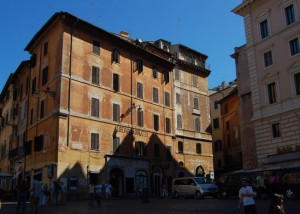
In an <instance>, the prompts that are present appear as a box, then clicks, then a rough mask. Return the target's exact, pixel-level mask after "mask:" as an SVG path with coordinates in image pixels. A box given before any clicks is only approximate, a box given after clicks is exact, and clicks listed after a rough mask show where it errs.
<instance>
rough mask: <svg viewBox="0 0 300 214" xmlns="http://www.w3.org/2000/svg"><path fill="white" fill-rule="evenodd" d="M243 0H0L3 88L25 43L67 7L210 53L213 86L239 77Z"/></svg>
mask: <svg viewBox="0 0 300 214" xmlns="http://www.w3.org/2000/svg"><path fill="white" fill-rule="evenodd" d="M241 2H242V0H229V1H223V0H209V1H204V0H1V2H0V27H1V34H0V47H1V49H2V51H1V53H0V57H1V62H0V90H2V88H3V87H4V84H5V82H6V80H7V78H8V76H9V74H10V73H13V72H14V71H15V70H16V69H17V67H18V65H19V64H20V62H21V61H23V60H27V59H29V54H28V53H27V52H25V51H24V48H25V46H26V45H27V44H28V42H29V41H30V40H31V39H32V37H33V36H34V35H35V33H36V32H37V31H38V30H39V29H40V28H41V27H42V26H43V25H44V24H45V23H46V21H47V20H48V19H49V18H50V17H51V16H52V15H53V14H54V13H55V12H59V11H66V12H69V13H71V14H73V15H75V16H78V17H79V18H81V19H83V20H85V21H88V22H90V23H92V24H94V25H96V26H99V27H101V28H103V29H105V30H107V31H109V32H112V33H119V32H120V31H126V32H129V33H130V37H132V38H140V39H142V40H144V41H145V40H146V41H154V40H157V39H165V40H168V41H170V42H171V43H172V44H183V45H185V46H188V47H190V48H192V49H194V50H196V51H198V52H201V53H203V54H205V55H207V56H208V60H207V65H208V66H209V68H210V70H211V74H210V76H209V78H208V81H209V88H212V87H215V86H217V85H220V84H221V82H222V81H226V82H227V83H228V82H229V81H232V80H234V79H235V78H236V77H235V76H236V75H235V63H234V60H233V59H232V58H231V57H230V55H231V54H232V53H233V52H234V47H239V46H241V45H243V44H245V31H244V24H243V18H242V17H240V16H238V15H236V14H234V13H232V12H231V10H232V9H233V8H235V7H236V6H238V5H239V4H240V3H241Z"/></svg>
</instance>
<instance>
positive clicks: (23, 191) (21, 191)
mask: <svg viewBox="0 0 300 214" xmlns="http://www.w3.org/2000/svg"><path fill="white" fill-rule="evenodd" d="M17 191H18V204H17V213H19V211H20V208H21V207H22V213H23V214H25V213H26V199H27V193H28V191H29V185H28V183H27V182H26V180H22V182H21V183H20V184H19V185H18V186H17Z"/></svg>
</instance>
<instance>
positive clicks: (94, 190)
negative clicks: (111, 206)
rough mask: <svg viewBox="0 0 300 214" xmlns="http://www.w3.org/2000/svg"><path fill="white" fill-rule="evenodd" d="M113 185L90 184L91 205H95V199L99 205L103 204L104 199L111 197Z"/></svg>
mask: <svg viewBox="0 0 300 214" xmlns="http://www.w3.org/2000/svg"><path fill="white" fill-rule="evenodd" d="M111 191H112V186H111V185H110V184H109V183H108V184H102V183H99V184H97V185H93V184H91V183H90V184H89V185H88V193H89V197H88V198H89V206H90V207H92V206H94V201H96V202H97V204H98V206H101V205H102V200H110V199H111Z"/></svg>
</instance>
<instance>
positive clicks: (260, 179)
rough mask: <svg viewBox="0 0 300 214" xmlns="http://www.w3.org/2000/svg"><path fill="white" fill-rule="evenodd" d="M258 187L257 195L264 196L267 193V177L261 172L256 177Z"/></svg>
mask: <svg viewBox="0 0 300 214" xmlns="http://www.w3.org/2000/svg"><path fill="white" fill-rule="evenodd" d="M256 187H257V195H258V197H260V198H263V197H264V195H265V194H266V185H265V178H264V176H263V174H262V173H259V174H258V176H257V177H256Z"/></svg>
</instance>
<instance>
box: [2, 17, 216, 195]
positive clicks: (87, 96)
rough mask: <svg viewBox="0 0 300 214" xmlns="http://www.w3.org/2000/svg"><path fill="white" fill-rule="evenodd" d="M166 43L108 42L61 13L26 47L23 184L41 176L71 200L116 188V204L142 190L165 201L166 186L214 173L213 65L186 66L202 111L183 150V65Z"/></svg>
mask: <svg viewBox="0 0 300 214" xmlns="http://www.w3.org/2000/svg"><path fill="white" fill-rule="evenodd" d="M160 44H161V43H159V40H158V42H157V43H153V42H143V41H141V40H139V39H138V40H134V39H132V38H130V37H129V35H128V34H127V33H126V32H122V33H120V34H118V35H116V34H112V33H109V32H107V31H105V30H103V29H101V28H99V27H96V26H94V25H91V24H89V23H87V22H85V21H83V20H81V19H79V18H77V17H75V16H73V15H71V14H69V13H66V12H60V13H56V14H54V15H53V16H52V17H51V18H50V20H49V21H48V22H47V23H46V24H45V25H44V26H43V27H42V28H41V29H40V30H39V31H38V32H37V33H36V35H35V36H34V37H33V38H32V40H31V41H30V42H29V44H28V45H27V46H26V48H25V50H26V51H28V52H29V53H30V54H31V58H30V61H28V63H27V64H29V65H28V66H27V67H26V68H28V69H29V72H26V77H25V76H24V77H22V78H21V79H22V82H24V80H26V79H27V78H29V80H28V83H29V86H28V88H29V89H28V93H27V92H26V96H27V98H25V94H24V97H23V98H20V100H22V99H24V101H23V102H24V103H26V105H27V106H28V107H26V109H27V114H26V116H27V117H26V118H27V125H26V126H25V127H26V130H27V131H26V134H25V135H24V136H23V135H22V136H23V137H22V139H23V141H22V142H24V146H22V150H23V151H24V152H23V154H24V156H23V163H24V168H25V170H24V171H23V172H22V173H23V174H24V176H26V177H27V178H28V179H31V178H32V176H33V175H34V174H35V175H37V176H38V177H39V179H40V180H41V181H43V182H45V183H48V184H50V183H51V182H52V181H53V180H59V181H60V182H63V183H64V184H66V185H67V187H68V192H69V194H81V193H85V191H86V185H87V184H88V183H94V184H96V183H99V182H102V183H107V182H109V183H111V185H112V187H113V195H114V196H126V195H133V194H134V192H135V191H136V189H137V188H148V189H149V190H150V192H151V194H153V195H157V196H158V195H159V194H160V188H161V184H162V183H166V184H167V185H168V187H169V189H170V186H171V181H172V179H173V178H175V177H180V176H188V175H209V173H210V172H213V164H212V162H213V161H212V152H211V136H210V133H209V131H208V129H207V128H208V127H209V124H210V118H209V104H208V92H207V91H208V90H207V77H208V75H209V70H207V69H205V67H204V66H203V64H204V63H205V60H206V58H207V57H203V58H201V63H202V64H201V65H200V64H199V65H197V64H196V63H194V64H195V65H189V63H185V64H186V65H184V63H182V62H181V67H183V68H182V70H183V71H185V72H186V73H192V74H193V76H194V77H193V78H196V79H197V80H194V81H197V82H198V83H197V84H196V85H194V88H196V89H197V88H198V89H197V90H198V91H197V90H196V92H194V93H193V94H194V95H193V96H191V98H193V97H197V98H198V99H199V100H198V102H199V103H201V105H199V106H198V107H197V106H194V104H189V105H190V106H192V107H190V108H191V109H193V108H194V107H197V108H198V110H195V111H194V113H193V111H191V112H188V113H189V115H190V118H192V120H188V119H185V120H184V123H185V124H186V125H185V127H186V131H185V132H189V135H188V137H186V140H185V141H183V140H181V139H182V137H179V136H178V134H177V132H178V131H177V130H183V128H182V126H181V127H179V128H178V127H177V124H175V121H176V119H175V117H176V116H177V115H176V114H175V111H176V110H175V109H177V108H178V106H176V105H175V103H176V95H175V93H174V79H173V76H174V75H173V69H174V68H175V67H176V66H177V65H178V64H180V63H179V62H177V60H178V59H179V58H178V57H174V53H172V51H170V50H172V45H170V44H169V46H167V48H165V46H164V47H162V46H160ZM186 49H187V48H186ZM189 50H191V49H189ZM194 52H195V53H197V54H199V55H201V56H205V55H202V54H200V53H198V52H196V51H194ZM190 63H191V62H190ZM183 65H184V66H183ZM200 67H201V69H200ZM24 75H25V73H24ZM20 81H21V80H20ZM25 82H26V81H25ZM25 82H24V83H23V87H26V88H27V86H24V84H25V85H26V83H25ZM10 83H12V85H13V84H14V82H10ZM190 83H191V82H190ZM18 85H20V83H18ZM12 87H13V86H12ZM189 90H190V91H192V90H193V88H190V89H189ZM26 91H27V89H26ZM2 93H3V92H2ZM23 93H25V92H23ZM182 96H185V94H183V95H182ZM185 99H187V98H186V97H184V99H183V101H182V103H181V107H184V106H186V103H185V102H186V100H185ZM2 101H3V100H2ZM194 102H196V101H194ZM3 103H5V105H9V103H8V102H3ZM177 104H179V103H177ZM2 105H3V104H2ZM184 108H186V107H184ZM5 111H6V109H5V106H3V107H2V115H3V113H4V112H5ZM200 112H201V113H200ZM184 113H185V112H184V109H182V114H184ZM186 117H188V116H186ZM189 121H196V122H192V125H189ZM15 123H17V122H15ZM22 130H23V129H20V133H21V131H22ZM182 135H184V133H182ZM1 136H2V133H1ZM1 142H2V141H1ZM19 142H21V141H19ZM20 145H21V144H20V143H19V144H16V147H15V148H18V146H19V147H20ZM183 145H185V146H184V147H183ZM183 148H184V149H183ZM179 150H180V151H179ZM187 160H188V161H187ZM198 171H201V173H198V174H197V172H198ZM8 173H13V174H15V173H16V172H13V171H8Z"/></svg>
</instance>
